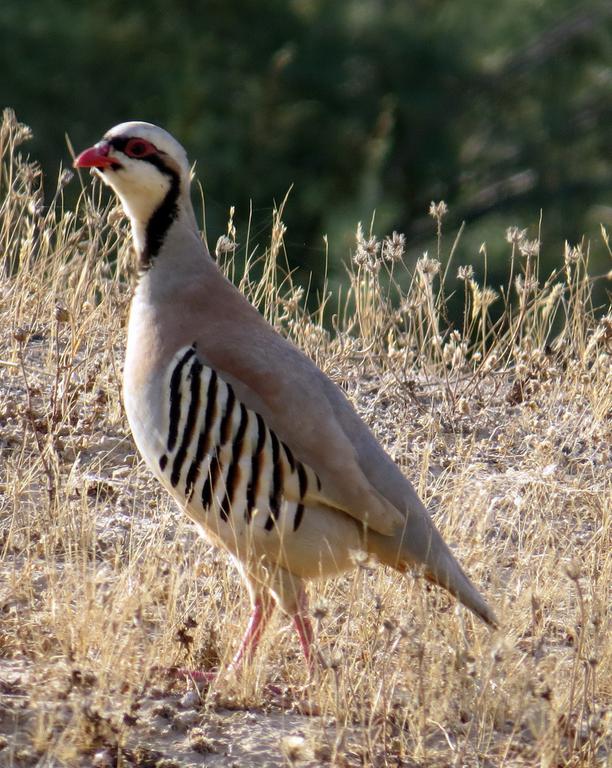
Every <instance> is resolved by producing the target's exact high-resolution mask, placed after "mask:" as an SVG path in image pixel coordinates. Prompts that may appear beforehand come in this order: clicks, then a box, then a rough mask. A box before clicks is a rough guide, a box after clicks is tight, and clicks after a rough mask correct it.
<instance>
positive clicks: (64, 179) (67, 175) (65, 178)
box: [57, 168, 74, 189]
mask: <svg viewBox="0 0 612 768" xmlns="http://www.w3.org/2000/svg"><path fill="white" fill-rule="evenodd" d="M73 178H74V173H73V172H72V171H70V170H68V168H64V170H63V171H62V174H61V176H60V177H59V181H58V183H57V186H58V187H59V188H60V189H62V188H63V187H65V186H66V184H69V183H70V182H71V181H72V179H73Z"/></svg>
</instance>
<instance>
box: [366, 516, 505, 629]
mask: <svg viewBox="0 0 612 768" xmlns="http://www.w3.org/2000/svg"><path fill="white" fill-rule="evenodd" d="M367 549H368V551H369V552H371V553H372V554H373V555H375V556H376V557H378V559H379V560H380V561H381V562H383V563H385V564H386V565H391V566H392V567H393V568H396V569H397V570H399V571H405V570H406V569H407V568H408V567H409V566H410V565H424V566H425V576H426V578H427V579H429V581H432V582H433V583H434V584H438V585H439V586H441V587H444V589H446V590H448V592H450V593H451V595H454V596H455V597H456V598H457V599H458V600H459V601H460V602H462V603H463V605H465V606H466V607H467V608H469V609H470V610H471V611H472V612H473V613H475V614H476V616H478V617H480V618H481V619H482V620H483V621H484V622H485V623H486V624H488V625H489V626H490V627H492V628H496V627H498V626H499V622H498V621H497V618H496V616H495V613H494V612H493V611H492V610H491V608H489V606H488V605H487V603H486V601H485V599H484V598H483V597H482V595H481V594H480V593H479V592H478V590H477V589H476V587H475V586H474V585H473V584H472V582H471V581H470V580H469V578H468V577H467V576H466V575H465V573H464V572H463V569H462V568H461V566H460V565H459V563H458V562H457V561H456V560H455V558H454V557H453V555H452V553H451V551H450V550H449V548H448V547H447V545H446V544H445V542H444V540H443V538H442V536H440V534H439V533H438V530H437V529H436V527H435V526H434V524H433V523H432V521H431V518H430V517H429V515H428V513H427V511H426V509H425V508H424V507H422V508H418V509H416V510H414V511H410V512H409V514H408V516H407V518H406V524H405V525H404V528H403V529H402V530H401V531H398V532H397V534H395V535H393V536H384V535H383V534H381V533H377V532H376V531H373V530H371V529H370V530H368V532H367Z"/></svg>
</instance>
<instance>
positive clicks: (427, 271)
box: [417, 251, 440, 283]
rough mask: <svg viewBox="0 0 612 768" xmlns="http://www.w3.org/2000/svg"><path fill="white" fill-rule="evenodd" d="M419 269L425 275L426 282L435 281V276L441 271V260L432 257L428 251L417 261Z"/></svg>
mask: <svg viewBox="0 0 612 768" xmlns="http://www.w3.org/2000/svg"><path fill="white" fill-rule="evenodd" d="M417 270H418V272H419V273H420V274H421V275H423V278H424V279H425V282H427V283H431V282H433V279H434V277H435V276H436V275H437V274H438V272H439V271H440V262H439V261H438V260H437V259H430V258H429V256H428V254H427V251H425V253H424V254H423V255H422V256H421V258H420V259H419V260H418V261H417Z"/></svg>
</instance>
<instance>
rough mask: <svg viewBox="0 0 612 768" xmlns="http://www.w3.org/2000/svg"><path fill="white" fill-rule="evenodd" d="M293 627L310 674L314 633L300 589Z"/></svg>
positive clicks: (306, 601)
mask: <svg viewBox="0 0 612 768" xmlns="http://www.w3.org/2000/svg"><path fill="white" fill-rule="evenodd" d="M293 625H294V626H295V629H296V631H297V633H298V637H299V638H300V645H301V646H302V651H303V652H304V658H305V659H306V664H307V665H308V669H309V670H310V673H311V674H312V673H313V671H314V667H315V654H314V653H313V651H312V642H313V640H314V632H313V629H312V623H311V621H310V619H309V618H308V600H307V598H306V592H305V591H304V590H303V589H302V590H301V591H300V594H299V596H298V605H297V610H296V612H295V614H294V615H293Z"/></svg>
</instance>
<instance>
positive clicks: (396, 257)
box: [382, 232, 406, 262]
mask: <svg viewBox="0 0 612 768" xmlns="http://www.w3.org/2000/svg"><path fill="white" fill-rule="evenodd" d="M405 246H406V237H405V236H404V235H402V234H401V233H399V232H394V233H393V234H392V235H391V237H389V236H387V237H385V239H384V242H383V245H382V257H383V259H385V261H390V262H394V261H401V260H402V258H403V256H404V249H405Z"/></svg>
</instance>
